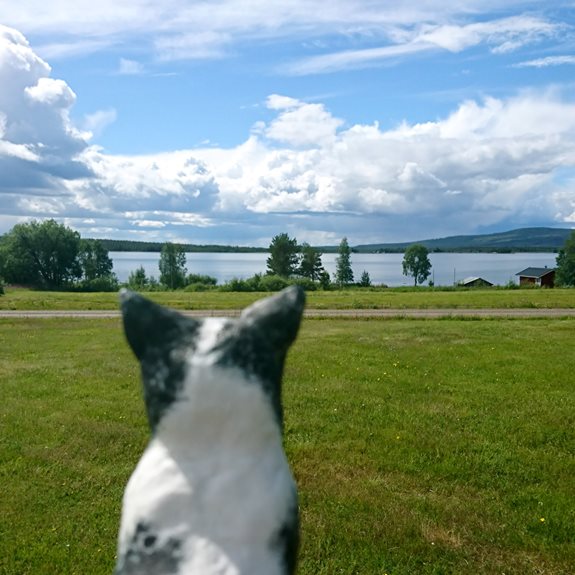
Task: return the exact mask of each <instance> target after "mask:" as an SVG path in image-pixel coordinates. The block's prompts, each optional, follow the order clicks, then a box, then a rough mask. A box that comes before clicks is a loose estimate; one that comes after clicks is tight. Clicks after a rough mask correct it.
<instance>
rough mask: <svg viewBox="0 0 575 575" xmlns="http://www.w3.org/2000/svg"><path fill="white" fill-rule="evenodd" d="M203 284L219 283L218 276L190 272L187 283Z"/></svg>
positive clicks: (212, 284) (213, 284)
mask: <svg viewBox="0 0 575 575" xmlns="http://www.w3.org/2000/svg"><path fill="white" fill-rule="evenodd" d="M191 284H201V285H205V286H215V285H217V284H218V280H217V278H214V277H212V276H208V275H203V274H190V275H189V276H188V277H187V278H186V285H191Z"/></svg>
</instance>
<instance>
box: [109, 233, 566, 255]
mask: <svg viewBox="0 0 575 575" xmlns="http://www.w3.org/2000/svg"><path fill="white" fill-rule="evenodd" d="M572 231H573V230H571V229H567V228H521V229H518V230H511V231H509V232H501V233H497V234H483V235H481V234H478V235H470V236H449V237H446V238H438V239H432V240H420V241H412V242H400V243H389V244H364V245H359V246H353V247H352V251H353V252H356V253H374V252H382V253H397V252H403V251H405V249H406V248H408V247H409V246H410V245H412V244H415V243H418V244H423V245H424V246H425V247H426V248H427V249H428V250H429V251H432V252H556V251H558V250H559V249H561V248H562V247H563V245H564V244H565V240H566V239H567V237H568V236H569V234H571V232H572ZM100 241H101V242H102V244H103V245H104V247H105V248H106V249H107V250H108V251H111V252H136V251H137V252H160V251H162V246H163V243H162V242H140V241H133V240H108V239H102V240H100ZM180 245H181V246H182V247H183V248H184V251H186V252H238V253H241V252H267V251H268V249H267V248H255V247H244V246H224V245H197V244H180ZM316 247H317V249H319V250H320V251H321V252H323V253H336V252H337V251H338V246H316Z"/></svg>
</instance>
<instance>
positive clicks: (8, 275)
mask: <svg viewBox="0 0 575 575" xmlns="http://www.w3.org/2000/svg"><path fill="white" fill-rule="evenodd" d="M267 251H268V252H269V257H268V258H267V260H266V272H265V274H256V275H255V276H253V277H251V278H248V279H246V280H243V279H236V280H232V281H230V282H227V283H226V284H225V285H223V286H219V287H220V289H223V290H229V291H275V290H277V289H281V288H282V287H285V286H286V285H288V284H289V283H300V284H302V285H304V287H306V288H308V289H318V288H321V289H330V288H332V287H336V288H340V289H341V288H345V287H347V286H351V285H355V286H360V287H369V286H371V278H370V277H369V273H368V272H367V271H364V272H363V273H362V274H361V277H360V279H359V281H357V282H355V283H354V274H353V269H352V264H351V257H352V250H351V248H350V246H349V243H348V241H347V238H345V237H344V238H343V239H342V240H341V242H340V244H339V246H338V250H337V254H338V255H337V258H336V270H335V273H334V274H333V277H330V275H329V273H328V272H327V271H326V270H325V268H324V266H323V263H322V259H321V258H322V255H323V254H322V252H321V251H320V250H319V249H317V248H314V247H312V246H310V245H309V244H308V243H305V242H304V243H302V244H299V243H298V242H297V240H296V238H292V237H290V236H289V235H288V234H287V233H281V234H278V235H276V236H274V237H273V238H272V240H271V243H270V245H269V248H268V250H267ZM402 263H403V273H404V275H406V276H411V277H412V278H413V280H414V285H415V286H418V285H420V284H422V283H423V282H425V281H426V280H427V278H428V277H429V275H430V273H431V262H430V260H429V252H428V250H427V248H426V247H425V246H424V245H422V244H413V245H411V246H409V247H408V248H407V249H406V251H405V253H404V258H403V262H402ZM159 272H160V274H159V279H156V278H155V277H148V276H147V275H146V272H145V270H144V268H143V267H140V268H138V269H137V270H134V271H133V272H132V273H131V274H130V277H129V278H128V282H127V285H128V287H131V288H133V289H139V290H144V289H150V290H151V289H157V290H160V289H183V288H185V289H190V290H193V289H207V288H213V287H215V286H216V285H217V280H216V278H213V277H210V276H207V275H202V274H198V273H190V274H188V270H187V268H186V246H185V245H184V244H173V243H169V242H167V243H164V244H162V247H161V252H160V261H159ZM3 282H7V283H10V284H15V285H23V286H28V287H33V288H37V289H50V290H80V291H115V290H117V289H118V288H119V282H118V279H117V277H116V275H115V274H114V273H113V262H112V259H111V258H110V257H109V254H108V250H107V249H106V245H105V244H104V243H103V241H102V240H92V239H83V238H81V237H80V234H79V233H78V232H76V231H74V230H72V229H70V228H68V227H66V226H65V225H63V224H59V223H58V222H56V221H55V220H53V219H50V220H45V221H42V222H38V221H32V222H29V223H22V224H17V225H16V226H14V227H13V228H12V229H11V230H10V231H9V232H8V233H7V234H5V235H4V236H2V237H1V238H0V293H1V286H2V283H3ZM430 283H431V282H430ZM556 284H557V285H560V286H575V231H574V232H573V233H572V234H571V235H570V236H569V237H568V239H567V241H566V242H565V245H564V247H563V249H561V250H559V254H558V256H557V269H556Z"/></svg>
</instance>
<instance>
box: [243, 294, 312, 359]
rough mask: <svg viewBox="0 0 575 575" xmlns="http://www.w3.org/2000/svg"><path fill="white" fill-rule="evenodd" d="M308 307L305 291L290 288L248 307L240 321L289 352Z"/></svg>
mask: <svg viewBox="0 0 575 575" xmlns="http://www.w3.org/2000/svg"><path fill="white" fill-rule="evenodd" d="M304 305H305V292H304V290H303V288H302V287H300V286H291V287H288V288H286V289H284V290H283V291H281V292H280V293H278V294H276V295H274V296H272V297H268V298H265V299H262V300H259V301H257V302H256V303H254V304H252V305H251V306H250V307H248V308H246V309H245V310H244V311H243V313H242V315H241V317H240V322H241V323H242V324H243V325H244V326H249V328H250V329H254V328H255V329H258V330H260V331H261V333H262V335H263V336H264V337H265V338H266V339H267V340H268V341H269V342H270V343H271V344H272V346H273V347H274V348H275V349H277V350H278V351H287V349H288V347H289V346H290V345H291V344H292V343H293V341H294V340H295V338H296V336H297V332H298V330H299V326H300V323H301V319H302V315H303V309H304Z"/></svg>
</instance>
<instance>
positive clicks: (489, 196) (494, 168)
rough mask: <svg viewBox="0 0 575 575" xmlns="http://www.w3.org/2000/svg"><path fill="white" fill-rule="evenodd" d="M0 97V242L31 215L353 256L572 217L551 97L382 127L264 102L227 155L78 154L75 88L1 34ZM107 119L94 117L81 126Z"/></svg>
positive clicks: (84, 147) (107, 115)
mask: <svg viewBox="0 0 575 575" xmlns="http://www.w3.org/2000/svg"><path fill="white" fill-rule="evenodd" d="M0 85H2V86H9V89H5V90H1V91H0V171H1V172H2V174H3V177H2V179H0V213H2V215H3V217H2V219H0V225H2V226H5V228H4V229H1V230H0V231H6V229H7V228H6V226H9V225H10V224H11V223H12V225H13V223H16V222H17V221H20V220H21V219H22V218H25V217H30V216H35V217H57V218H59V219H65V220H66V221H68V222H71V223H72V224H73V225H74V226H76V227H77V228H78V229H80V231H82V230H84V229H89V230H107V231H106V235H109V236H111V237H126V236H128V235H133V234H138V235H137V237H139V238H142V239H145V238H146V237H147V238H156V239H186V238H187V239H188V240H189V241H193V240H195V241H198V237H201V238H204V239H205V240H207V241H210V239H211V241H225V242H226V243H250V242H251V240H250V238H252V239H253V241H254V242H256V240H257V241H261V240H262V238H265V237H267V238H268V241H269V238H270V237H271V236H272V235H273V234H274V233H277V231H278V229H280V230H286V229H287V230H289V231H290V233H297V234H298V237H300V236H301V233H300V232H303V231H304V230H313V234H311V232H310V235H309V236H307V237H312V235H313V237H318V238H319V237H322V238H327V237H331V236H330V234H332V235H334V234H337V235H338V236H341V235H343V234H346V235H348V236H349V237H350V238H354V239H353V240H352V241H353V242H357V243H361V242H364V241H367V240H372V239H373V238H374V237H379V238H381V237H382V236H383V234H384V233H385V234H386V237H390V235H391V234H393V235H394V236H395V238H398V239H413V237H415V236H417V237H421V236H422V235H424V236H427V235H430V236H431V235H436V234H444V235H445V233H447V231H449V232H454V233H464V232H472V231H473V230H476V229H477V228H478V227H479V226H488V225H490V226H492V225H496V224H497V223H498V222H502V221H513V222H516V223H520V222H525V223H531V222H533V221H544V222H545V223H550V222H553V221H556V222H558V223H560V222H561V221H569V218H571V217H572V214H573V213H574V212H575V192H573V189H572V187H569V186H567V185H566V184H565V183H564V181H566V180H568V179H570V180H573V179H574V178H575V151H574V150H575V102H574V100H573V98H572V97H568V95H567V94H566V93H562V92H560V91H558V90H555V91H553V90H546V91H541V90H540V91H525V92H521V93H518V94H516V95H515V96H514V97H511V98H505V99H502V98H494V97H486V98H484V99H483V100H481V101H477V100H467V101H464V102H462V103H461V104H460V105H459V106H457V107H456V108H455V109H454V110H453V111H452V112H451V113H450V114H448V115H446V116H445V117H443V118H439V119H436V120H434V121H429V122H422V123H410V122H407V121H405V122H404V123H402V124H400V125H398V126H396V127H395V128H394V129H391V130H384V129H382V128H381V127H380V126H379V125H378V124H377V123H374V124H371V125H366V124H356V125H349V124H346V122H345V120H344V119H342V118H338V117H336V116H334V115H333V114H332V113H331V112H330V110H329V109H328V108H327V107H326V106H325V105H324V104H322V103H317V102H316V103H309V102H306V101H303V100H300V99H295V98H292V97H290V96H285V95H282V94H273V95H270V96H269V97H268V98H267V100H266V106H267V109H268V112H266V116H267V114H272V116H273V117H272V118H271V119H269V120H267V121H265V122H264V121H260V122H259V125H258V128H257V130H253V132H252V133H250V134H246V140H245V142H243V143H242V144H241V145H239V146H236V147H233V148H221V147H220V148H217V147H206V148H203V149H201V148H198V149H193V150H179V151H174V152H166V153H163V154H154V155H147V156H130V155H124V156H119V155H110V154H107V153H105V152H104V151H102V150H101V149H99V148H97V147H95V146H90V145H89V144H88V140H87V137H86V135H85V134H83V133H82V132H80V131H79V130H78V129H77V128H76V127H75V126H74V125H73V124H72V123H71V120H70V108H71V106H72V105H73V104H74V101H75V98H76V97H75V95H74V92H73V91H72V89H71V88H70V87H69V86H68V85H67V84H66V83H65V82H64V81H62V80H59V79H55V78H52V77H51V70H50V67H49V66H48V64H47V63H46V62H44V61H43V60H42V59H40V58H39V57H38V56H37V55H36V54H35V53H34V52H33V50H32V49H31V48H30V46H29V45H28V43H27V42H26V40H25V38H24V37H23V36H22V35H20V34H18V33H17V32H15V31H13V30H10V29H7V28H2V29H1V32H0ZM114 117H115V113H114V112H113V110H107V111H100V112H97V113H95V114H94V115H92V116H91V117H89V118H88V119H87V121H88V124H87V125H86V126H85V127H86V128H91V129H93V130H96V129H98V128H101V127H102V126H103V125H104V124H106V122H109V121H112V120H113V119H114ZM90 123H91V124H90ZM565 174H567V175H568V177H567V176H566V175H565ZM304 238H305V235H304V236H303V237H301V239H304ZM264 243H266V242H264Z"/></svg>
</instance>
